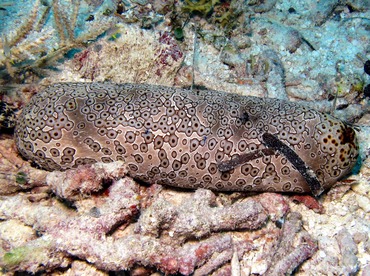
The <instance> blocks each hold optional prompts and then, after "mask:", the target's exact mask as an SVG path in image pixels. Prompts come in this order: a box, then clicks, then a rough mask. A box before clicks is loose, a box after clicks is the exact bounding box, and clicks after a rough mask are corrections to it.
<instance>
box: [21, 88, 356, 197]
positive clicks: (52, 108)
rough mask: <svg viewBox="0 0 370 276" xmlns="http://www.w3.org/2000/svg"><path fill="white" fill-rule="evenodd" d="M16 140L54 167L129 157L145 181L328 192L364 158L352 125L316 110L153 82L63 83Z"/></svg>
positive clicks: (28, 112) (41, 100)
mask: <svg viewBox="0 0 370 276" xmlns="http://www.w3.org/2000/svg"><path fill="white" fill-rule="evenodd" d="M266 134H268V135H267V136H266ZM271 137H273V139H274V141H275V142H276V143H275V147H274V146H271V145H270V144H269V142H268V140H269V139H270V138H271ZM15 139H16V144H17V147H18V149H19V152H20V153H21V154H22V155H23V156H24V157H25V158H27V159H30V160H32V161H34V162H35V163H36V164H38V165H39V166H40V167H42V168H44V169H46V170H65V169H68V168H74V167H77V166H78V165H80V164H87V163H93V162H99V161H100V162H112V161H115V160H124V161H125V162H126V163H127V164H128V167H129V173H130V175H131V176H133V177H135V178H137V179H140V180H143V181H145V182H151V183H154V182H156V183H158V184H166V185H171V186H177V187H182V188H192V189H195V188H200V187H202V188H208V189H212V190H220V191H277V192H298V193H302V192H313V193H314V194H315V195H318V194H320V193H321V192H322V191H323V190H325V189H327V188H329V187H331V186H332V185H333V184H334V183H335V182H336V181H337V180H338V179H339V178H341V177H343V176H344V175H346V174H347V173H348V172H350V170H351V169H352V167H353V166H354V164H355V162H356V160H357V156H358V146H357V141H356V136H355V132H354V130H353V129H352V128H351V127H349V126H348V125H346V124H345V123H343V122H341V121H340V120H338V119H335V118H334V117H332V116H330V115H327V114H323V113H320V112H317V111H315V110H312V109H309V108H308V107H305V106H301V105H297V104H295V103H291V102H286V101H281V100H277V99H263V98H256V97H246V96H240V95H235V94H229V93H225V92H219V91H211V90H194V91H188V90H185V89H180V88H171V87H164V86H154V85H146V84H112V83H58V84H54V85H52V86H50V87H49V88H47V89H45V90H44V91H43V92H41V93H39V94H37V95H36V96H34V97H33V98H32V99H31V101H30V103H29V104H28V105H27V106H26V107H25V108H24V110H23V112H22V114H21V116H20V117H19V119H18V123H17V127H16V130H15ZM270 140H271V139H270ZM274 141H273V142H274ZM270 142H271V141H270ZM277 144H278V145H277ZM287 152H290V153H293V152H294V154H295V155H296V157H298V161H297V160H296V159H297V158H295V160H293V159H292V158H293V157H294V156H295V155H294V154H290V156H286V154H287ZM297 164H298V165H299V164H300V165H302V166H303V167H305V168H309V170H310V175H307V173H306V174H305V173H304V170H302V168H303V167H302V166H301V167H302V168H301V170H300V168H299V166H298V168H297ZM311 172H312V174H311ZM309 176H310V177H311V178H310V177H309ZM310 179H311V180H312V179H314V181H313V182H311V183H307V182H310V181H308V180H310ZM312 183H314V184H313V186H312ZM309 184H311V185H309Z"/></svg>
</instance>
